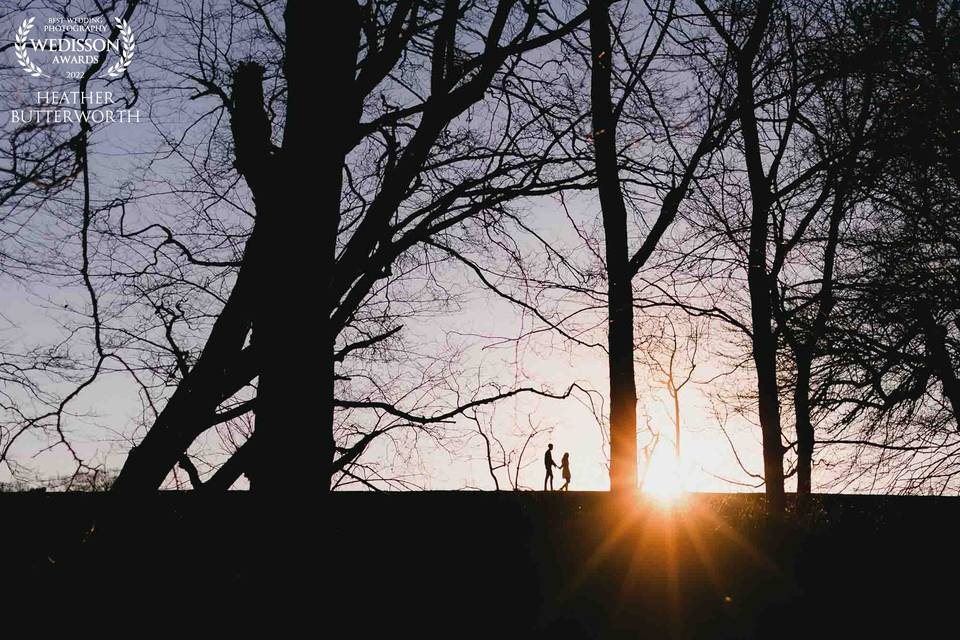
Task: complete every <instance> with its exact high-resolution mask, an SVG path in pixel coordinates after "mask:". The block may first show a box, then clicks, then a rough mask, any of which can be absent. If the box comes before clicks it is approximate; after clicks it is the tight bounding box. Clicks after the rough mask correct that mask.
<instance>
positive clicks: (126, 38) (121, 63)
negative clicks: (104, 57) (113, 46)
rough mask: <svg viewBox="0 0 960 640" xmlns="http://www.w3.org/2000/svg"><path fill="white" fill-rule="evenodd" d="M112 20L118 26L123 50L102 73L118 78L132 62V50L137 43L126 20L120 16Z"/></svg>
mask: <svg viewBox="0 0 960 640" xmlns="http://www.w3.org/2000/svg"><path fill="white" fill-rule="evenodd" d="M114 20H115V21H116V23H117V26H118V27H120V42H121V43H122V44H123V52H122V53H121V54H120V59H119V60H117V61H116V62H114V63H113V64H112V65H111V66H110V68H109V69H107V72H106V73H105V74H104V75H107V76H110V77H111V78H119V77H120V76H122V75H123V74H124V72H125V71H126V70H127V67H129V66H130V63H131V62H133V52H134V50H135V49H136V48H137V43H136V41H135V40H134V38H133V29H131V28H130V25H129V24H127V21H126V20H124V19H122V18H114Z"/></svg>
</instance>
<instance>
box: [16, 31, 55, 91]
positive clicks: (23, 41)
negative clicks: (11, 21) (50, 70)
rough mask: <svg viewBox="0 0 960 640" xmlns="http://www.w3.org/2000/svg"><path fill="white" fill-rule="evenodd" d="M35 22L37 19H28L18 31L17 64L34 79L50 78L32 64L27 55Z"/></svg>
mask: <svg viewBox="0 0 960 640" xmlns="http://www.w3.org/2000/svg"><path fill="white" fill-rule="evenodd" d="M34 20H36V18H27V19H26V20H24V21H23V22H22V23H21V24H20V28H19V29H17V37H16V38H15V39H14V41H13V51H14V53H15V54H16V56H17V62H18V63H20V66H21V67H23V70H24V71H26V72H27V73H29V74H30V75H31V76H33V77H34V78H48V77H49V76H48V75H47V74H45V73H44V72H43V69H41V68H40V67H38V66H37V65H35V64H34V63H32V62H30V57H29V56H28V55H27V35H29V34H30V30H31V29H33V21H34Z"/></svg>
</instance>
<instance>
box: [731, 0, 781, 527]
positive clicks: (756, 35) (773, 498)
mask: <svg viewBox="0 0 960 640" xmlns="http://www.w3.org/2000/svg"><path fill="white" fill-rule="evenodd" d="M770 5H771V2H770V0H762V1H761V2H759V3H758V7H757V17H756V20H755V22H754V24H753V27H752V29H751V31H750V36H749V38H748V40H747V43H746V44H745V45H744V47H743V49H742V50H741V51H740V52H739V55H738V58H737V94H738V96H739V98H740V130H741V135H742V136H743V146H744V158H745V160H746V164H747V175H748V178H749V181H750V196H751V199H752V210H751V215H750V249H749V255H748V258H747V285H748V288H749V290H750V315H751V321H752V329H753V362H754V365H755V366H756V370H757V400H758V407H757V408H758V413H759V418H760V430H761V435H762V438H763V479H764V485H765V487H766V493H767V500H768V503H769V506H770V511H771V513H774V514H775V513H779V512H782V511H783V509H784V507H785V504H786V495H785V493H784V487H783V454H784V448H783V443H782V442H781V432H780V401H779V389H778V387H777V343H776V340H775V339H774V336H773V328H772V323H773V307H772V300H771V296H770V278H769V274H768V272H767V233H768V230H767V225H768V223H769V217H770V205H771V202H770V200H771V195H770V184H769V179H768V177H767V175H766V172H765V171H764V168H763V159H762V152H761V147H760V136H759V132H758V125H757V118H756V114H755V113H754V108H755V102H756V99H755V96H754V91H753V80H754V77H753V63H754V60H755V59H756V56H757V53H758V51H759V48H760V44H761V41H762V40H763V36H764V33H765V32H766V28H767V24H768V23H769V20H770V9H771V7H770Z"/></svg>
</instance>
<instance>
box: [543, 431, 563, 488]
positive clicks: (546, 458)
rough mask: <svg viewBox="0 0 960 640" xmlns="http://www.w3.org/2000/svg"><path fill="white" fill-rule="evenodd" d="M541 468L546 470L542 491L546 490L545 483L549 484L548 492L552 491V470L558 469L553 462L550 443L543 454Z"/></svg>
mask: <svg viewBox="0 0 960 640" xmlns="http://www.w3.org/2000/svg"><path fill="white" fill-rule="evenodd" d="M543 466H545V467H546V468H547V476H546V477H545V478H544V479H543V490H544V491H546V490H547V481H549V482H550V491H553V469H554V467H556V468H557V469H559V468H560V465H558V464H557V463H556V462H554V461H553V443H552V442H551V443H550V444H549V445H547V452H546V453H545V454H543Z"/></svg>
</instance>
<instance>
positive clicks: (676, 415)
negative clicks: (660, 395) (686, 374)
mask: <svg viewBox="0 0 960 640" xmlns="http://www.w3.org/2000/svg"><path fill="white" fill-rule="evenodd" d="M670 385H671V386H673V382H671V383H670ZM671 395H672V396H673V422H674V424H673V427H674V433H673V449H674V454H675V455H676V457H677V461H678V462H679V461H680V390H679V389H677V388H676V387H673V392H672V393H671Z"/></svg>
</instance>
